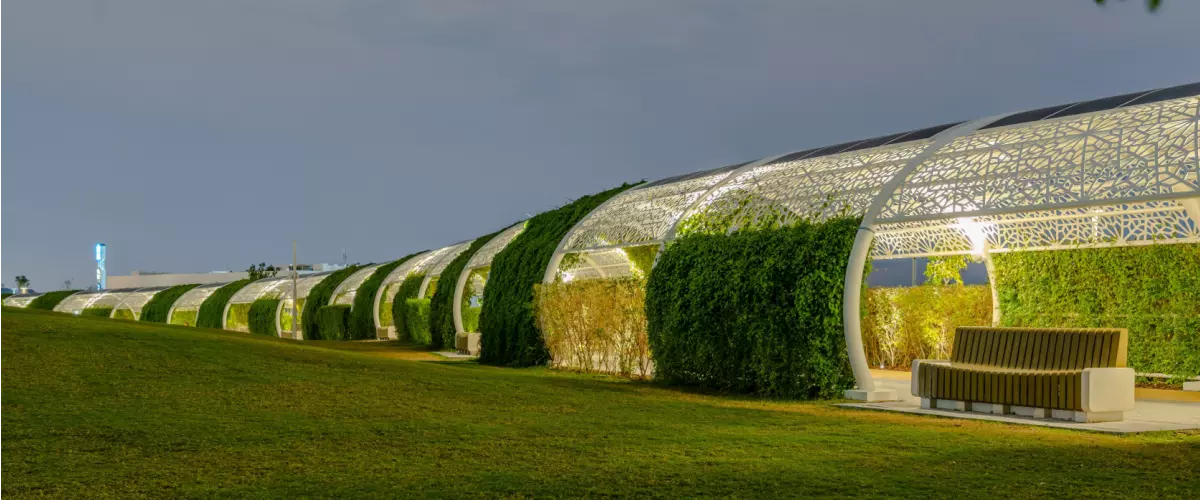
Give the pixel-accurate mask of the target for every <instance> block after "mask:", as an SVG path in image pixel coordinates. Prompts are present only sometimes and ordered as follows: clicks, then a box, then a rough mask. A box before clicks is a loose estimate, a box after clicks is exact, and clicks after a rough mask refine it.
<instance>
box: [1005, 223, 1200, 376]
mask: <svg viewBox="0 0 1200 500" xmlns="http://www.w3.org/2000/svg"><path fill="white" fill-rule="evenodd" d="M993 262H994V264H995V267H996V275H997V276H996V284H997V291H998V293H999V296H1000V311H1001V315H1000V318H1001V323H1002V324H1003V325H1005V326H1034V327H1110V328H1127V329H1128V330H1129V366H1130V367H1132V368H1134V369H1135V370H1137V371H1138V372H1142V373H1165V374H1168V375H1171V376H1173V377H1174V379H1175V381H1180V380H1182V379H1183V378H1184V377H1193V376H1196V375H1200V245H1198V244H1172V245H1147V246H1138V247H1118V248H1094V249H1074V250H1057V251H1038V252H1009V253H1001V254H995V255H994V256H993Z"/></svg>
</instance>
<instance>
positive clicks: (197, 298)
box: [167, 282, 229, 323]
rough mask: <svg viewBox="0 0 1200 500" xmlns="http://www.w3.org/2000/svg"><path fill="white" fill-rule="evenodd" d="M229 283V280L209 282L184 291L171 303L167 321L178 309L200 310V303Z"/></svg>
mask: <svg viewBox="0 0 1200 500" xmlns="http://www.w3.org/2000/svg"><path fill="white" fill-rule="evenodd" d="M228 284H229V283H228V282H226V283H208V284H204V285H200V286H196V287H193V288H192V289H191V290H188V291H186V292H184V293H183V295H180V296H179V298H178V299H176V300H175V303H174V304H171V308H170V310H168V311H167V323H170V322H171V318H174V317H175V312H176V311H196V312H199V311H200V305H201V304H203V303H204V301H205V300H207V299H208V298H209V297H210V296H212V294H214V293H216V291H217V290H220V289H221V287H223V286H225V285H228Z"/></svg>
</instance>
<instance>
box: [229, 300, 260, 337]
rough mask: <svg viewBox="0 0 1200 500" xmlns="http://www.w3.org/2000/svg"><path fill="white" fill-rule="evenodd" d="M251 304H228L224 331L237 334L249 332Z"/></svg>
mask: <svg viewBox="0 0 1200 500" xmlns="http://www.w3.org/2000/svg"><path fill="white" fill-rule="evenodd" d="M253 305H254V303H253V302H241V303H236V304H229V313H228V314H226V318H225V325H224V327H225V329H226V330H233V331H237V332H249V331H250V306H253Z"/></svg>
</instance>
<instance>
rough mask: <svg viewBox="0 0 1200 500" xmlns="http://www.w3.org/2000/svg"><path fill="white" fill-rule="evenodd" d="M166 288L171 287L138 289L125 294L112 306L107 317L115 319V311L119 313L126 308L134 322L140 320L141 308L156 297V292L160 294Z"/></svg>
mask: <svg viewBox="0 0 1200 500" xmlns="http://www.w3.org/2000/svg"><path fill="white" fill-rule="evenodd" d="M168 288H171V287H169V286H151V287H145V288H139V289H137V290H135V291H132V292H129V293H127V294H125V296H124V297H122V298H121V301H120V302H118V303H117V305H115V306H113V310H112V314H110V315H109V316H110V317H114V318H115V317H116V315H117V311H120V310H121V309H122V308H128V309H129V311H130V312H132V313H133V319H134V320H141V319H142V307H144V306H145V305H146V303H148V302H150V301H151V300H152V299H154V296H155V295H158V292H161V291H163V290H166V289H168Z"/></svg>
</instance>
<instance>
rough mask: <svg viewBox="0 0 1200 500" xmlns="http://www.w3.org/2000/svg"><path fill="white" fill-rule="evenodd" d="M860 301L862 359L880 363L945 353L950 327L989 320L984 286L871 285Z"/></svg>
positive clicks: (899, 364)
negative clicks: (862, 313)
mask: <svg viewBox="0 0 1200 500" xmlns="http://www.w3.org/2000/svg"><path fill="white" fill-rule="evenodd" d="M865 302H866V309H867V315H866V318H864V319H863V321H862V336H863V348H864V350H865V351H866V354H867V362H868V363H870V364H871V366H878V367H880V368H901V369H907V368H909V366H911V365H912V360H914V359H946V358H949V357H950V346H952V345H953V344H954V329H955V328H957V327H959V326H979V325H990V324H992V291H991V288H990V287H988V286H987V285H970V286H962V285H946V286H942V285H923V286H914V287H896V288H871V289H869V290H867V297H866V301H865Z"/></svg>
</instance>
